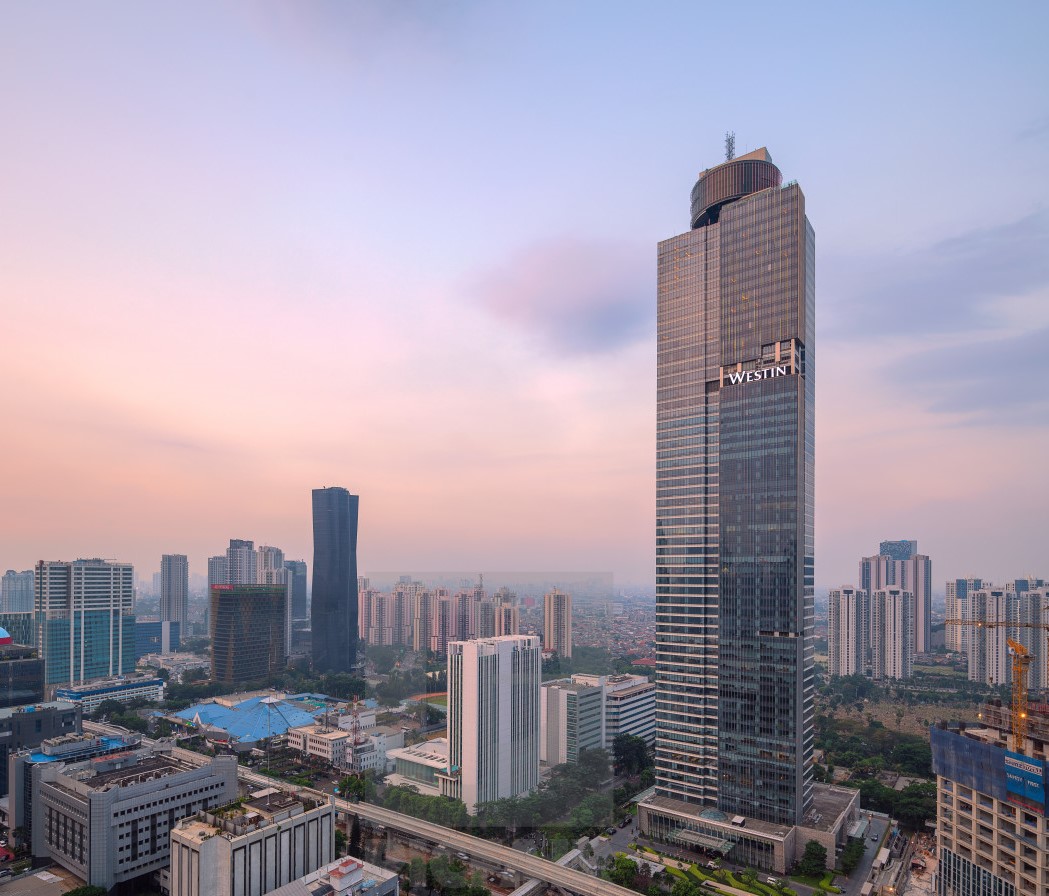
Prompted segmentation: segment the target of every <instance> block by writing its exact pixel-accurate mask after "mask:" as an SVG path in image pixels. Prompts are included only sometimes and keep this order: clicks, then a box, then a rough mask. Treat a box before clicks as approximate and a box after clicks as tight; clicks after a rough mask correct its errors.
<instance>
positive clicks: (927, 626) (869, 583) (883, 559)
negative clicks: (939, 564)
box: [859, 541, 932, 653]
mask: <svg viewBox="0 0 1049 896" xmlns="http://www.w3.org/2000/svg"><path fill="white" fill-rule="evenodd" d="M890 585H895V586H896V587H897V588H901V589H903V590H904V591H909V592H910V593H911V594H912V595H914V625H913V628H912V629H911V647H912V649H913V652H914V653H927V652H928V651H929V650H931V649H932V561H931V560H930V559H929V558H928V557H927V556H926V555H924V554H919V553H918V542H916V541H883V542H882V543H881V545H880V546H879V548H878V554H877V555H876V556H874V557H864V558H863V559H862V560H860V580H859V587H860V590H862V591H866V592H867V594H874V593H875V592H876V591H880V590H882V589H884V588H888V587H889V586H890Z"/></svg>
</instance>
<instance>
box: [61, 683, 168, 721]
mask: <svg viewBox="0 0 1049 896" xmlns="http://www.w3.org/2000/svg"><path fill="white" fill-rule="evenodd" d="M164 684H165V683H164V679H163V678H155V677H154V676H152V675H128V676H126V677H123V678H109V679H106V680H104V681H95V682H92V683H91V684H78V685H73V686H71V687H67V688H56V689H55V699H56V700H66V701H68V702H69V703H79V704H80V706H81V707H82V708H83V710H84V712H85V713H87V714H89V715H90V714H91V713H93V712H94V711H95V710H96V709H98V707H99V706H101V705H102V704H103V703H104V702H105V701H106V700H115V701H116V702H117V703H130V702H131V701H132V700H149V701H150V702H152V703H159V702H160V701H161V700H163V699H164Z"/></svg>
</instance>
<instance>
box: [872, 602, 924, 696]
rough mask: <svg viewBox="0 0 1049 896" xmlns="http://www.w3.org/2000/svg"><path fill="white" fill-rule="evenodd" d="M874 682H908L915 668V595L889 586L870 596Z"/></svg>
mask: <svg viewBox="0 0 1049 896" xmlns="http://www.w3.org/2000/svg"><path fill="white" fill-rule="evenodd" d="M870 608H871V609H870V642H871V648H870V649H871V669H870V674H871V678H873V679H874V680H875V681H880V680H882V679H885V678H896V679H904V678H910V677H911V671H912V669H913V666H914V633H913V630H912V629H913V627H914V616H915V613H914V595H913V594H911V592H909V591H904V590H903V589H902V588H897V587H895V586H889V587H887V588H881V589H879V590H877V591H875V592H874V593H873V594H872V595H871V596H870Z"/></svg>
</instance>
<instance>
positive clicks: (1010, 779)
mask: <svg viewBox="0 0 1049 896" xmlns="http://www.w3.org/2000/svg"><path fill="white" fill-rule="evenodd" d="M1005 790H1006V792H1007V794H1008V799H1009V802H1011V803H1019V804H1020V805H1021V806H1028V807H1030V808H1032V809H1037V810H1038V811H1039V812H1044V811H1045V763H1043V762H1042V761H1041V760H1040V759H1031V758H1030V757H1029V756H1024V755H1022V754H1020V753H1010V752H1009V751H1008V750H1006V752H1005Z"/></svg>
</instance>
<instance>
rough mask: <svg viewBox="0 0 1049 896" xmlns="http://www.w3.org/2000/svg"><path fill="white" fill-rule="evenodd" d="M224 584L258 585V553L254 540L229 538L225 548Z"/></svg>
mask: <svg viewBox="0 0 1049 896" xmlns="http://www.w3.org/2000/svg"><path fill="white" fill-rule="evenodd" d="M226 584H227V585H258V584H259V582H258V554H256V553H255V542H253V541H245V540H244V539H242V538H231V539H230V541H229V547H228V548H226Z"/></svg>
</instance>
